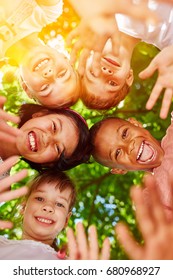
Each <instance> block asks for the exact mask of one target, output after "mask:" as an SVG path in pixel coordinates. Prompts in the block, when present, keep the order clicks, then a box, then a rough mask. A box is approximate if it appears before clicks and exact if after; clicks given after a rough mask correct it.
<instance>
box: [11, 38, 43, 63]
mask: <svg viewBox="0 0 173 280" xmlns="http://www.w3.org/2000/svg"><path fill="white" fill-rule="evenodd" d="M40 45H42V42H41V40H40V39H39V38H38V33H33V34H30V35H29V36H27V37H25V38H23V39H21V40H20V41H18V42H16V43H15V44H14V45H12V46H11V47H10V48H9V49H8V50H7V52H6V56H7V57H9V58H12V59H14V60H15V61H16V62H17V63H18V65H20V64H21V62H22V60H23V58H24V57H25V55H26V54H27V53H28V52H29V51H30V50H31V49H32V48H33V47H36V46H40Z"/></svg>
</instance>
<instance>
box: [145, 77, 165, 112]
mask: <svg viewBox="0 0 173 280" xmlns="http://www.w3.org/2000/svg"><path fill="white" fill-rule="evenodd" d="M162 89H163V87H162V85H160V84H159V81H158V80H157V81H156V84H155V86H154V88H153V89H152V92H151V95H150V97H149V99H148V101H147V103H146V108H147V109H148V110H151V109H152V108H153V106H154V105H155V103H156V101H157V99H158V98H159V96H160V94H161V92H162Z"/></svg>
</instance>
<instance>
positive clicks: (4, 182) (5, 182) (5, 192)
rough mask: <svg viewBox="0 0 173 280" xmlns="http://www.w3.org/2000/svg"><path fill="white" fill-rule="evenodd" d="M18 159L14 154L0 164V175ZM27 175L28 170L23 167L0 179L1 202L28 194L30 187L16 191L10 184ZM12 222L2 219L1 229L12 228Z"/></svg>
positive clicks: (0, 222)
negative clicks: (11, 188)
mask: <svg viewBox="0 0 173 280" xmlns="http://www.w3.org/2000/svg"><path fill="white" fill-rule="evenodd" d="M17 160H18V157H17V156H13V157H10V158H8V159H7V160H5V161H4V162H3V163H1V164H0V175H2V174H4V173H5V172H7V171H8V170H9V169H10V168H11V167H12V166H13V165H14V164H15V163H16V162H17ZM26 176H27V170H25V169H23V170H22V171H20V172H18V173H16V174H14V175H12V176H8V177H5V178H4V179H1V180H0V203H1V202H5V201H9V200H12V199H16V198H18V197H21V196H23V195H25V194H27V191H28V188H27V187H22V188H19V189H16V190H14V191H12V190H10V186H11V185H12V184H13V183H16V182H18V181H20V180H22V179H23V178H25V177H26ZM11 227H12V223H11V222H9V221H1V220H0V229H2V228H11Z"/></svg>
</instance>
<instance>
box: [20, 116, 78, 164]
mask: <svg viewBox="0 0 173 280" xmlns="http://www.w3.org/2000/svg"><path fill="white" fill-rule="evenodd" d="M20 130H22V131H23V133H22V135H20V136H19V137H18V138H17V141H16V146H17V149H18V151H19V154H20V155H22V156H23V157H24V158H26V159H28V160H30V161H32V162H37V163H49V162H54V161H56V160H58V159H59V158H60V156H61V154H62V153H64V155H65V157H70V156H71V154H72V153H73V151H74V150H75V148H76V146H77V143H78V129H77V127H76V126H75V124H74V123H73V121H72V120H71V118H69V117H67V116H65V115H60V114H50V115H43V116H38V117H34V118H32V119H30V120H28V121H27V122H26V123H25V124H24V125H23V126H22V127H21V128H20Z"/></svg>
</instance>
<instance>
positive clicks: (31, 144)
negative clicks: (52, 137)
mask: <svg viewBox="0 0 173 280" xmlns="http://www.w3.org/2000/svg"><path fill="white" fill-rule="evenodd" d="M28 142H29V147H30V150H31V151H32V152H37V151H38V146H37V140H36V134H35V132H34V131H30V132H29V133H28Z"/></svg>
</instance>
